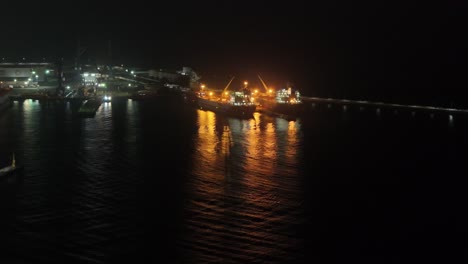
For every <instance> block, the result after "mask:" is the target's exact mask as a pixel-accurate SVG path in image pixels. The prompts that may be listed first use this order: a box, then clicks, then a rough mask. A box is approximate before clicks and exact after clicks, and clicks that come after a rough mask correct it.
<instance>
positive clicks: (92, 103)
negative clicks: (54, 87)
mask: <svg viewBox="0 0 468 264" xmlns="http://www.w3.org/2000/svg"><path fill="white" fill-rule="evenodd" d="M101 104H102V99H101V98H90V99H88V100H86V101H84V102H83V104H82V105H81V106H80V108H79V109H78V114H79V115H80V116H82V117H94V116H95V115H96V111H97V110H98V108H99V107H100V106H101Z"/></svg>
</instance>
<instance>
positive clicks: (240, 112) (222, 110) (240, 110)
mask: <svg viewBox="0 0 468 264" xmlns="http://www.w3.org/2000/svg"><path fill="white" fill-rule="evenodd" d="M197 106H198V107H199V108H200V109H202V110H209V111H212V112H215V113H218V114H223V115H228V116H234V117H241V118H251V117H253V113H254V112H255V110H256V106H255V105H232V104H228V103H222V102H219V101H212V100H208V99H205V98H200V97H198V98H197Z"/></svg>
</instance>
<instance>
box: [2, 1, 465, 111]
mask: <svg viewBox="0 0 468 264" xmlns="http://www.w3.org/2000/svg"><path fill="white" fill-rule="evenodd" d="M195 2H196V1H192V2H190V3H187V2H176V1H171V2H170V3H164V2H162V1H153V2H149V1H146V2H137V1H128V2H127V3H124V2H123V1H122V2H121V1H115V2H114V3H111V2H95V1H88V2H86V1H84V2H78V1H74V2H73V3H68V2H65V1H64V2H56V3H51V2H47V3H45V2H40V1H35V2H32V3H31V4H24V2H21V3H20V4H19V5H18V6H14V5H13V4H12V5H8V7H7V8H6V9H4V8H3V9H2V14H3V19H2V20H3V22H2V23H3V28H4V30H3V31H2V34H3V37H2V41H1V42H0V53H1V54H0V55H1V56H2V57H6V58H8V59H18V58H20V57H22V56H25V57H27V58H32V57H34V58H41V57H47V58H56V57H65V58H66V59H67V58H72V56H73V55H74V54H75V52H76V46H77V39H78V38H79V39H80V41H81V43H82V45H83V46H86V47H87V50H86V52H85V55H84V57H87V58H90V60H92V59H98V60H104V59H106V58H107V47H108V40H109V39H110V40H111V43H112V44H111V46H112V61H113V62H114V63H116V64H121V63H123V64H125V65H130V66H134V67H138V66H141V67H154V68H169V69H180V68H181V67H182V66H190V67H192V68H194V69H195V71H197V72H198V73H200V75H202V77H204V79H205V81H207V82H210V81H211V82H213V83H216V81H217V82H218V83H227V82H228V81H229V76H238V77H239V80H242V79H249V80H253V81H257V80H255V77H256V75H257V74H260V75H262V77H263V78H264V79H265V81H266V82H267V83H269V84H271V85H276V86H281V85H283V84H284V83H286V81H292V82H293V83H294V84H296V86H297V87H298V88H300V89H301V90H302V91H303V94H306V95H313V96H324V97H338V98H344V97H346V98H349V99H369V100H379V101H387V102H399V103H419V104H437V105H443V106H447V105H449V104H454V105H457V104H460V105H462V104H464V105H468V100H466V99H463V98H461V94H463V90H464V88H465V87H466V80H465V79H466V78H464V77H463V75H464V73H465V72H466V69H467V67H466V59H467V55H466V48H465V47H467V41H466V39H465V38H466V37H465V35H466V30H465V29H464V27H463V25H464V24H465V23H466V22H467V21H466V18H464V17H463V14H464V13H466V4H464V3H463V2H462V1H441V3H438V4H428V3H424V4H420V3H411V2H408V1H406V2H404V3H402V4H399V3H396V2H395V1H391V2H390V1H389V2H381V1H380V2H379V3H374V2H364V1H342V2H338V1H324V2H323V3H321V2H317V1H316V2H313V3H310V2H307V3H306V2H305V1H304V2H296V1H282V2H281V3H271V1H250V2H248V1H223V2H222V3H221V1H219V2H216V1H211V2H206V1H204V2H196V3H195ZM348 2H349V3H348Z"/></svg>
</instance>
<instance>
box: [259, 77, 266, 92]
mask: <svg viewBox="0 0 468 264" xmlns="http://www.w3.org/2000/svg"><path fill="white" fill-rule="evenodd" d="M257 76H258V78H259V79H260V81H261V82H262V85H263V88H265V92H268V86H267V85H266V84H265V82H264V81H263V79H262V77H260V75H257Z"/></svg>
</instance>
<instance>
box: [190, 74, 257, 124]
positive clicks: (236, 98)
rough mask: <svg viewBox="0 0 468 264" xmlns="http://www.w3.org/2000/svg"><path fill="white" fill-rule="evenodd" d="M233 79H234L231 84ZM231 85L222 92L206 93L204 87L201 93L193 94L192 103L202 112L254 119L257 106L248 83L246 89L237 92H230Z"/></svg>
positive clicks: (245, 85) (245, 84)
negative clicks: (207, 111)
mask: <svg viewBox="0 0 468 264" xmlns="http://www.w3.org/2000/svg"><path fill="white" fill-rule="evenodd" d="M233 79H234V77H233V78H232V79H231V81H230V82H229V84H230V83H231V82H232V80H233ZM229 84H228V85H227V86H226V88H224V90H223V91H222V92H219V91H218V92H215V91H206V90H204V87H203V85H202V86H201V89H200V90H199V91H196V92H193V95H192V97H191V98H192V99H191V100H192V101H191V102H192V103H195V105H196V106H197V107H198V108H200V109H202V110H209V111H212V112H215V113H219V114H223V115H227V116H233V117H240V118H252V117H253V113H254V112H255V110H256V107H257V106H256V104H255V103H254V101H253V97H252V93H251V91H250V89H248V87H247V85H248V83H247V82H244V87H243V88H242V89H240V90H237V91H228V87H229ZM189 100H190V99H189Z"/></svg>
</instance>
